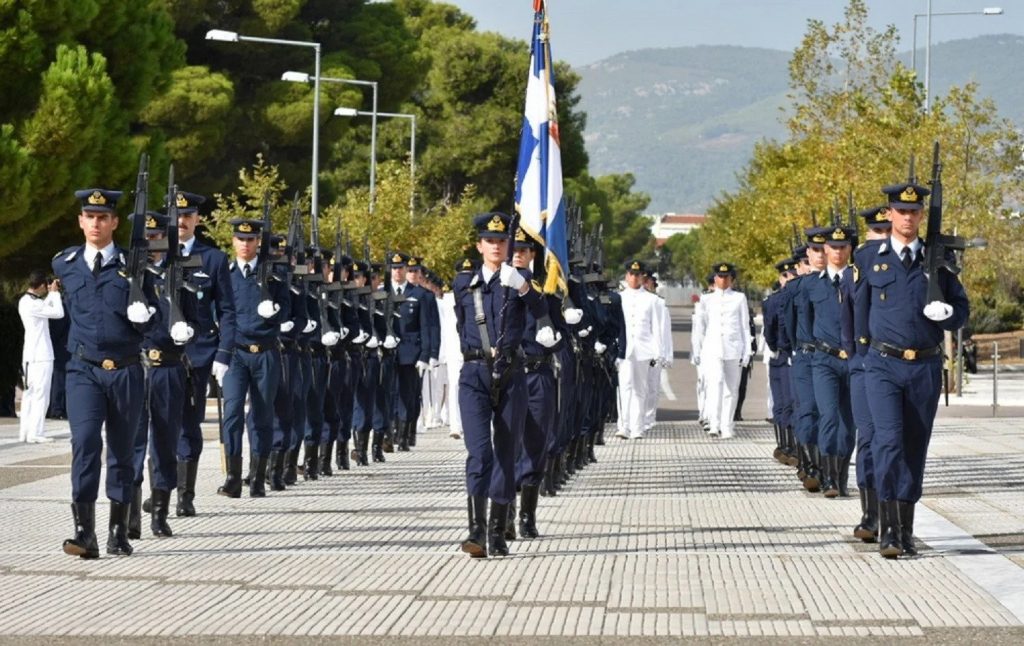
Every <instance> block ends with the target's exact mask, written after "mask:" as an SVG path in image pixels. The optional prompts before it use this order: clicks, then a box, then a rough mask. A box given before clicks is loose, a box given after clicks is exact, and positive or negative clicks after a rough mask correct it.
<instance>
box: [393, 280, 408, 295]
mask: <svg viewBox="0 0 1024 646" xmlns="http://www.w3.org/2000/svg"><path fill="white" fill-rule="evenodd" d="M391 288H392V289H393V290H395V293H396V294H397V293H398V290H402V291H403V292H404V291H406V290H407V289H408V288H409V281H405V282H404V283H395V284H394V285H392V286H391Z"/></svg>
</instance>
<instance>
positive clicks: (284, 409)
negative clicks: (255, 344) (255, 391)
mask: <svg viewBox="0 0 1024 646" xmlns="http://www.w3.org/2000/svg"><path fill="white" fill-rule="evenodd" d="M273 240H274V245H275V254H279V255H284V254H286V253H291V250H289V249H288V241H287V239H286V238H285V237H284V236H274V238H273ZM293 262H294V257H291V258H289V261H288V263H287V264H284V263H280V264H276V265H275V273H276V275H277V276H278V278H279V281H280V282H281V283H282V284H283V285H285V286H286V287H287V289H288V291H287V294H286V295H285V298H287V299H288V318H287V319H286V320H282V321H281V322H280V324H279V325H278V331H279V336H278V339H279V340H280V342H281V364H282V368H283V369H282V371H281V381H280V383H278V386H277V393H276V394H275V395H274V441H273V442H274V443H273V448H272V450H271V452H270V460H269V465H270V466H269V471H268V473H269V475H270V488H271V490H272V491H284V490H285V488H286V487H287V486H290V485H293V484H295V483H296V482H297V480H298V463H299V450H300V449H301V447H302V437H303V433H304V429H305V426H306V406H305V401H306V374H305V373H303V371H302V358H301V356H300V350H301V348H300V345H299V335H300V334H301V333H302V330H303V329H305V327H306V319H307V314H306V283H305V281H303V280H302V279H301V276H302V274H300V275H298V276H295V275H291V274H292V273H293V269H294V267H293V265H292V263H293Z"/></svg>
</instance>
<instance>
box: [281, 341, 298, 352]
mask: <svg viewBox="0 0 1024 646" xmlns="http://www.w3.org/2000/svg"><path fill="white" fill-rule="evenodd" d="M278 340H279V341H280V342H281V349H282V350H285V351H286V352H298V350H299V345H298V343H296V342H295V339H289V338H287V337H281V338H280V339H278Z"/></svg>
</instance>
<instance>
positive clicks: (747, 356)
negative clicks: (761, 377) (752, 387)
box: [740, 354, 754, 368]
mask: <svg viewBox="0 0 1024 646" xmlns="http://www.w3.org/2000/svg"><path fill="white" fill-rule="evenodd" d="M753 358H754V356H753V355H750V354H745V355H743V358H742V359H740V365H741V366H743V367H744V368H746V367H747V366H749V365H750V360H751V359H753Z"/></svg>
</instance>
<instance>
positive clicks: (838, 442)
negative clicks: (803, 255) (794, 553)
mask: <svg viewBox="0 0 1024 646" xmlns="http://www.w3.org/2000/svg"><path fill="white" fill-rule="evenodd" d="M823 235H824V236H825V246H824V251H825V259H826V265H825V270H824V271H822V272H821V273H820V274H818V275H817V276H811V277H809V278H807V279H805V280H806V281H807V283H806V284H807V296H808V299H807V307H805V308H803V310H802V311H801V316H802V317H804V320H803V321H801V322H798V323H797V325H798V327H799V326H802V327H804V328H806V329H809V330H810V331H811V336H812V337H813V338H814V346H815V352H814V360H813V362H812V364H811V366H812V367H811V375H812V382H813V384H814V401H815V406H816V407H817V409H818V447H819V449H820V452H821V463H820V466H821V469H822V479H821V489H822V490H823V491H824V494H825V497H826V498H835V497H837V496H842V497H847V496H849V493H848V491H847V477H848V475H849V469H850V456H851V455H853V444H854V427H853V413H852V412H851V411H850V372H849V366H848V364H847V360H848V359H849V358H850V354H851V353H852V352H853V347H852V346H850V347H844V345H843V339H842V328H841V318H842V315H841V309H843V308H845V307H848V305H849V303H850V301H851V299H852V297H853V294H852V292H850V291H849V290H848V287H847V286H846V285H844V283H843V281H844V274H851V273H852V271H851V270H848V269H847V265H849V262H850V250H851V245H852V243H853V239H854V237H855V236H856V231H853V230H850V229H848V228H846V227H843V226H840V225H838V224H837V225H835V226H833V227H832V228H831V229H829V230H828V231H827V232H825V233H824V234H823Z"/></svg>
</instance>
